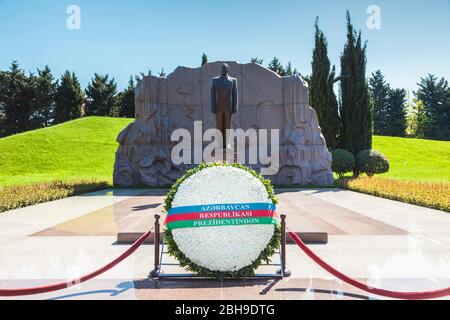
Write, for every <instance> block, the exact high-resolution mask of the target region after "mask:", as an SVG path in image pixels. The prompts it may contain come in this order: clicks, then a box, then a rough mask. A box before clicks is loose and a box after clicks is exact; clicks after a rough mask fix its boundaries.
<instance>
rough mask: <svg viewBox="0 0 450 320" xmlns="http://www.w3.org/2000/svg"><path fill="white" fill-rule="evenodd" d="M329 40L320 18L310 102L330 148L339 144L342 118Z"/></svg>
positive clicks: (310, 85) (309, 80) (316, 28)
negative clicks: (322, 28)
mask: <svg viewBox="0 0 450 320" xmlns="http://www.w3.org/2000/svg"><path fill="white" fill-rule="evenodd" d="M327 51H328V50H327V41H326V38H325V35H324V34H323V32H322V31H321V30H320V29H319V25H318V19H316V23H315V47H314V51H313V60H312V63H311V65H312V74H311V76H310V77H309V79H308V82H309V88H310V95H309V97H310V104H311V106H312V107H313V108H314V109H315V110H316V112H317V117H318V119H319V124H320V126H321V128H322V133H323V135H324V137H325V140H326V142H327V146H328V148H329V149H330V150H333V149H336V148H337V147H338V145H339V142H338V137H339V131H340V126H341V123H340V119H339V114H338V103H337V98H336V94H335V93H334V89H333V85H334V83H335V69H334V67H333V69H332V70H330V65H331V64H330V60H329V58H328V53H327Z"/></svg>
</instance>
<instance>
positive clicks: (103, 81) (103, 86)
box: [85, 73, 118, 116]
mask: <svg viewBox="0 0 450 320" xmlns="http://www.w3.org/2000/svg"><path fill="white" fill-rule="evenodd" d="M85 93H86V109H85V111H86V115H87V116H113V115H115V113H116V112H117V106H118V99H117V85H116V83H115V81H114V78H112V79H109V75H99V74H98V73H95V74H94V78H93V79H92V81H91V83H90V84H89V85H88V87H87V88H86V90H85Z"/></svg>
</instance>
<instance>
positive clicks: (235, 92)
mask: <svg viewBox="0 0 450 320" xmlns="http://www.w3.org/2000/svg"><path fill="white" fill-rule="evenodd" d="M238 109H239V105H238V87H237V80H236V79H234V80H233V113H236V112H237V111H238Z"/></svg>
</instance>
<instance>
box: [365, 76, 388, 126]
mask: <svg viewBox="0 0 450 320" xmlns="http://www.w3.org/2000/svg"><path fill="white" fill-rule="evenodd" d="M369 88H370V94H371V96H372V99H373V114H374V119H373V120H374V121H373V127H374V133H375V134H378V135H386V134H387V133H386V130H387V127H388V125H389V123H388V122H387V119H386V114H387V108H388V98H389V91H390V87H389V84H388V83H386V81H385V79H384V76H383V74H382V73H381V71H380V70H377V71H375V72H374V73H372V77H371V78H370V79H369Z"/></svg>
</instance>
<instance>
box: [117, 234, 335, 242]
mask: <svg viewBox="0 0 450 320" xmlns="http://www.w3.org/2000/svg"><path fill="white" fill-rule="evenodd" d="M295 233H296V234H297V235H298V236H299V238H300V239H301V240H302V241H303V242H304V243H306V244H327V243H328V233H327V232H295ZM143 234H144V232H139V231H134V232H133V231H128V232H127V231H124V232H119V233H117V244H132V243H134V242H135V241H136V240H137V239H139V238H140V237H141V236H142V235H143ZM161 237H162V233H160V238H161ZM286 242H287V243H288V244H289V243H294V241H293V240H292V239H291V237H289V234H288V233H286ZM145 243H146V244H154V243H155V241H154V236H153V235H151V236H150V237H149V238H148V239H147V240H146V241H145Z"/></svg>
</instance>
